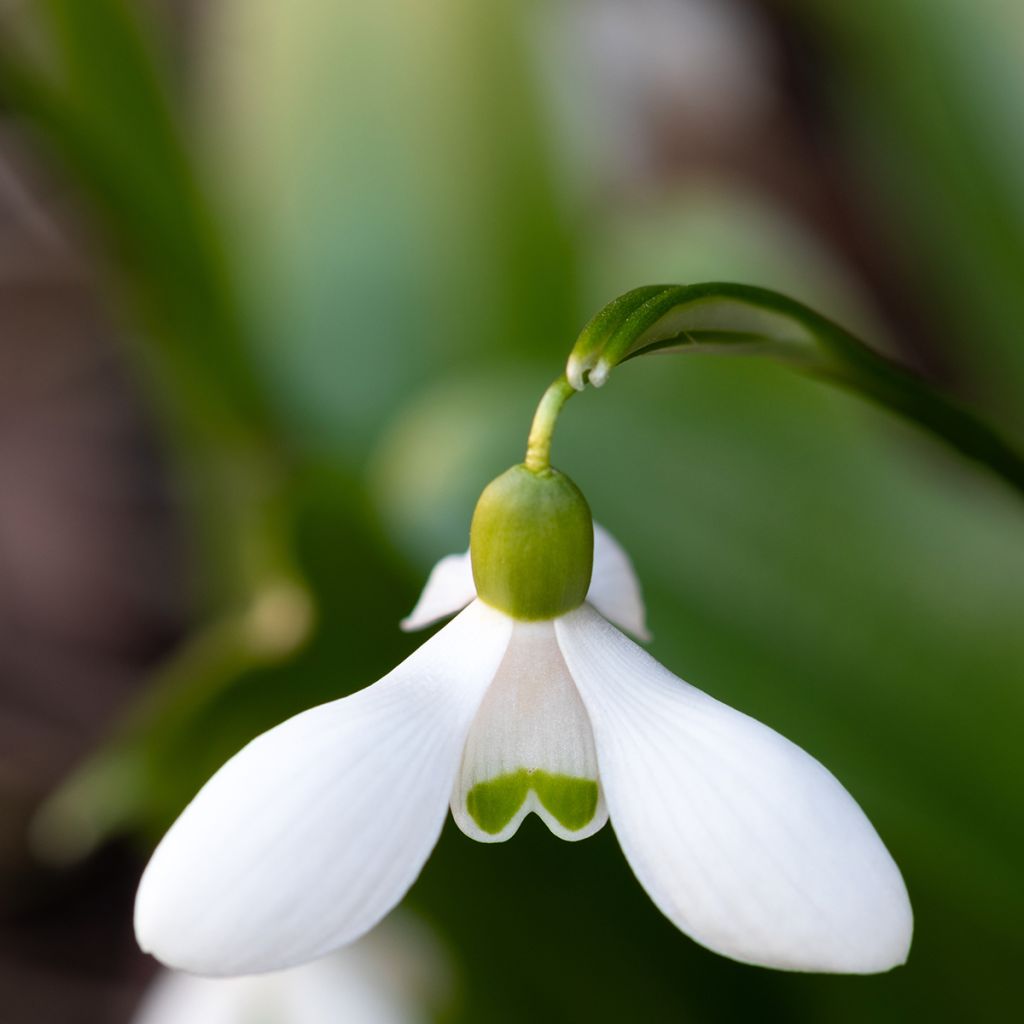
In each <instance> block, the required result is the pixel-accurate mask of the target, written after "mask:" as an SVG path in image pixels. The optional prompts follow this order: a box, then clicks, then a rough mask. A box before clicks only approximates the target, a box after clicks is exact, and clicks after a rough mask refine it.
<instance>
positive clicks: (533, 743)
mask: <svg viewBox="0 0 1024 1024" xmlns="http://www.w3.org/2000/svg"><path fill="white" fill-rule="evenodd" d="M540 773H543V774H540ZM503 778H504V779H505V780H510V779H512V780H515V782H514V783H513V784H512V786H511V787H510V788H511V789H512V790H513V791H517V795H519V794H522V796H523V802H522V804H520V805H519V807H518V809H517V808H516V807H515V806H514V805H513V806H512V807H511V808H510V812H514V813H511V817H510V818H508V820H507V823H506V824H504V827H502V828H500V829H499V830H492V831H486V830H485V828H484V827H482V819H481V822H478V821H477V820H476V819H474V817H473V814H472V813H471V812H470V810H469V807H470V806H471V804H470V800H471V797H470V794H471V793H472V792H473V790H474V787H475V786H477V785H479V784H481V783H484V784H486V783H493V782H494V780H496V779H498V780H501V779H503ZM531 783H532V785H531ZM559 783H561V787H565V786H566V785H567V787H568V788H567V789H566V788H561V787H560V786H559ZM581 784H582V795H583V800H582V801H580V799H579V796H580V794H581ZM545 786H550V787H551V788H550V790H548V789H546V788H545ZM538 790H539V791H540V793H539V794H538ZM560 793H561V794H565V793H570V794H572V795H573V797H574V798H575V799H574V800H573V803H572V804H571V805H570V806H569V814H564V813H563V815H562V816H563V818H564V819H566V820H567V821H568V820H571V817H572V815H573V814H576V815H578V817H579V823H578V824H575V825H574V826H573V827H569V826H568V825H567V824H563V823H562V821H560V820H559V817H558V815H557V813H556V811H557V810H558V804H557V803H555V802H554V801H553V799H552V798H553V797H554V799H555V800H557V798H558V796H559V794H560ZM545 794H546V797H545ZM543 798H546V799H548V801H549V802H551V803H552V808H554V810H549V808H548V807H546V806H545V805H544V803H543ZM591 801H593V802H592V803H591ZM581 808H582V813H581ZM562 809H563V811H564V810H565V805H564V804H563V805H562ZM531 812H532V813H534V814H536V815H537V816H538V817H539V818H541V819H542V820H543V821H544V823H545V824H546V825H547V826H548V828H549V829H550V830H551V831H552V832H553V833H554V834H555V835H556V836H558V837H559V838H560V839H568V840H577V839H586V838H587V837H588V836H592V835H593V834H594V833H595V832H597V831H598V830H599V829H600V828H602V827H603V826H604V823H605V822H606V821H607V820H608V812H607V810H606V809H605V805H604V798H603V797H602V795H601V787H600V784H599V782H598V777H597V754H596V752H595V750H594V737H593V732H592V730H591V728H590V721H589V720H588V718H587V712H586V709H585V708H584V707H583V702H582V701H581V700H580V696H579V693H577V691H576V687H575V686H574V685H573V681H572V677H571V676H570V675H569V670H568V668H566V665H565V661H564V660H563V659H562V655H561V652H560V651H559V649H558V641H557V639H556V638H555V628H554V625H553V624H552V623H551V622H517V623H516V624H515V627H514V629H513V632H512V639H511V641H510V642H509V644H508V648H507V649H506V651H505V657H504V659H503V660H502V662H501V666H500V667H499V669H498V673H497V675H496V676H495V678H494V682H493V683H492V684H491V686H490V688H489V689H488V691H487V695H486V696H485V697H484V699H483V703H482V704H481V705H480V710H479V711H478V712H477V715H476V718H475V719H474V720H473V726H472V728H471V729H470V731H469V736H468V737H467V739H466V750H465V753H464V754H463V758H462V767H461V769H460V771H459V776H458V780H457V782H456V785H455V791H454V793H453V794H452V814H453V815H454V817H455V821H456V823H457V824H458V826H459V828H461V829H462V831H463V832H465V833H466V835H468V836H469V837H470V838H471V839H476V840H479V841H480V842H483V843H498V842H503V841H504V840H506V839H510V838H511V837H512V836H513V835H515V833H516V831H517V830H518V828H519V826H520V825H521V824H522V822H523V819H524V818H525V817H526V816H527V814H529V813H531ZM591 812H592V813H591ZM477 813H478V814H479V813H480V812H479V810H478V811H477ZM502 817H504V815H503V816H502Z"/></svg>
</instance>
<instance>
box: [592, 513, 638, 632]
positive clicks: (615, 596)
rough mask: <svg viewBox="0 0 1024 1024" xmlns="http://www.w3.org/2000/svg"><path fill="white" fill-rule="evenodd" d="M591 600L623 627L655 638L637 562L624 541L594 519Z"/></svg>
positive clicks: (600, 610)
mask: <svg viewBox="0 0 1024 1024" xmlns="http://www.w3.org/2000/svg"><path fill="white" fill-rule="evenodd" d="M587 600H588V601H589V602H590V603H591V604H592V605H593V606H594V607H595V608H596V609H597V610H598V611H599V612H600V613H601V614H602V615H603V616H604V617H605V618H606V619H608V621H609V622H614V623H615V625H616V626H618V627H619V628H620V629H624V630H626V631H627V632H629V633H632V634H633V636H635V637H639V638H640V639H641V640H650V639H651V635H650V633H648V632H647V621H646V618H647V616H646V612H645V610H644V599H643V596H642V594H641V593H640V581H639V580H638V579H637V576H636V570H635V569H634V568H633V563H632V562H631V561H630V558H629V555H627V554H626V552H625V551H624V550H623V548H622V545H621V544H619V542H618V541H617V540H616V539H615V538H614V537H613V536H612V535H611V534H610V533H609V532H608V531H607V530H606V529H605V528H604V527H603V526H600V525H598V524H597V523H594V574H593V576H592V577H591V579H590V590H589V591H588V592H587Z"/></svg>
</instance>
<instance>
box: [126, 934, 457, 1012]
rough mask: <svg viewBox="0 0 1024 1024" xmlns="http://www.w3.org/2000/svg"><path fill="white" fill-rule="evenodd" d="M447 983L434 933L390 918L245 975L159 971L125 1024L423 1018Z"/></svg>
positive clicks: (443, 993)
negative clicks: (364, 932) (349, 940)
mask: <svg viewBox="0 0 1024 1024" xmlns="http://www.w3.org/2000/svg"><path fill="white" fill-rule="evenodd" d="M396 918H397V915H396ZM450 982H451V978H450V969H449V965H448V964H447V963H445V962H444V958H443V957H442V956H441V951H440V949H439V947H438V945H437V942H436V939H434V937H433V936H432V935H431V934H430V933H429V932H428V931H427V930H426V929H424V928H423V927H422V926H420V925H419V923H418V922H416V921H411V920H408V919H402V920H400V921H396V919H395V918H392V919H390V920H389V921H388V923H387V924H386V925H385V926H382V927H381V928H378V929H376V930H374V932H373V933H372V934H371V935H369V936H367V937H366V938H364V939H361V940H360V941H359V942H357V943H356V944H355V945H352V946H349V947H347V948H346V949H343V950H339V951H338V952H336V953H332V954H330V955H329V956H326V957H323V958H322V959H320V960H314V961H313V962H312V963H309V964H303V965H302V966H301V967H293V968H291V969H290V970H285V971H275V972H273V973H271V974H261V975H256V976H251V977H246V978H199V977H196V976H195V975H194V974H182V973H180V972H178V971H164V972H163V973H162V974H160V975H158V976H157V978H156V979H155V981H154V982H153V983H152V984H151V985H150V987H149V989H148V990H147V991H146V994H145V996H144V997H143V999H142V1002H141V1004H140V1005H139V1008H138V1009H137V1011H136V1013H135V1016H134V1017H133V1018H132V1024H325V1022H326V1021H350V1022H355V1024H427V1022H428V1021H429V1020H432V1019H433V1016H434V1015H433V1013H432V1012H431V1010H432V1009H433V1008H436V1005H435V1004H437V1005H440V1004H441V1003H443V1002H444V1001H446V1000H447V999H448V998H449V993H448V992H447V991H446V990H447V988H448V987H449V985H450Z"/></svg>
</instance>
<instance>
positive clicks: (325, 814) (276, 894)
mask: <svg viewBox="0 0 1024 1024" xmlns="http://www.w3.org/2000/svg"><path fill="white" fill-rule="evenodd" d="M511 632H512V620H511V619H509V618H507V617H506V616H504V615H502V614H501V613H500V612H496V611H494V610H493V609H491V608H488V607H487V606H486V605H484V604H482V603H481V602H474V603H473V604H472V605H471V606H470V607H469V608H467V609H466V610H465V611H464V612H463V613H462V614H461V615H459V616H458V617H457V618H456V619H455V620H454V621H452V622H451V623H449V624H448V625H447V626H446V627H445V628H444V629H442V630H441V631H440V632H438V633H437V634H436V635H435V636H433V637H431V639H430V640H428V641H427V642H426V643H425V644H424V645H423V646H422V647H421V648H420V649H419V650H418V651H416V652H415V653H414V654H412V655H411V656H410V657H409V658H408V659H406V661H404V662H403V663H402V664H401V665H399V666H398V668H396V669H395V670H394V671H393V672H391V673H390V674H389V675H387V676H385V677H384V678H383V679H381V680H380V681H379V682H378V683H376V684H374V685H373V686H370V687H367V688H366V689H365V690H362V691H360V692H359V693H356V694H354V695H352V696H351V697H346V698H345V699H343V700H339V701H334V702H333V703H331V704H324V705H322V706H321V707H318V708H313V709H312V710H310V711H306V712H304V713H302V714H300V715H296V716H295V717H294V718H291V719H289V720H288V721H287V722H284V723H283V724H282V725H279V726H277V727H276V728H274V729H271V730H270V731H269V732H267V733H264V734H263V735H262V736H259V737H258V738H257V739H255V740H253V741H252V743H250V744H249V745H248V746H247V747H245V748H244V749H243V750H242V751H241V752H239V753H238V754H236V755H235V756H234V757H233V758H232V759H231V760H230V761H228V762H227V764H225V765H224V766H223V767H222V768H221V769H220V770H219V771H218V772H217V773H216V775H214V777H213V778H212V779H211V780H210V781H209V782H208V783H207V784H206V785H205V786H204V787H203V789H202V790H201V791H200V792H199V794H198V796H196V798H195V799H194V800H193V801H192V803H191V804H190V805H189V806H188V807H187V808H186V809H185V811H184V812H183V813H182V815H181V817H180V818H179V819H178V820H177V821H176V822H175V824H174V825H173V826H172V827H171V829H170V831H169V832H168V833H167V835H166V836H165V837H164V839H163V841H162V842H161V843H160V845H159V846H158V847H157V849H156V852H155V853H154V854H153V858H152V860H150V862H149V865H148V866H147V868H146V871H145V873H144V874H143V877H142V882H141V884H140V886H139V892H138V896H137V898H136V904H135V933H136V936H137V938H138V941H139V945H140V946H142V948H143V949H144V950H146V951H148V952H150V953H152V954H153V955H154V956H156V957H157V958H159V959H160V960H162V961H163V962H164V963H166V964H168V965H169V966H172V967H178V968H181V969H183V970H187V971H192V972H193V973H196V974H216V975H225V974H248V973H252V972H258V971H267V970H273V969H276V968H281V967H288V966H292V965H294V964H299V963H302V962H303V961H306V960H310V959H313V958H315V957H318V956H321V955H322V954H324V953H326V952H328V951H329V950H331V949H334V948H335V947H338V946H341V945H343V944H344V943H347V942H351V941H352V940H353V939H356V938H358V937H359V936H360V935H361V934H363V933H364V932H365V931H367V930H368V929H369V928H371V927H372V926H373V925H374V924H376V923H377V921H379V920H380V919H381V918H382V917H383V916H384V915H385V914H386V913H387V912H388V911H389V910H390V909H391V908H392V907H393V906H394V905H395V904H396V903H397V902H398V901H399V900H400V899H401V898H402V896H403V895H404V894H405V892H406V890H407V889H408V888H409V886H410V885H412V883H413V881H415V879H416V876H417V875H418V874H419V872H420V869H421V868H422V866H423V863H424V862H425V861H426V859H427V857H428V855H429V854H430V851H431V849H432V848H433V846H434V843H435V842H436V841H437V837H438V835H439V833H440V831H441V827H442V825H443V823H444V818H445V813H446V810H447V807H448V801H449V798H450V796H451V790H452V785H453V782H454V779H455V773H456V771H457V770H458V766H459V760H460V758H461V755H462V749H463V746H464V744H465V739H466V733H467V732H468V730H469V726H470V723H471V721H472V719H473V716H474V714H475V713H476V710H477V707H478V706H479V704H480V700H481V698H482V697H483V695H484V692H485V690H486V689H487V686H488V684H489V683H490V682H491V680H492V679H493V677H494V674H495V672H496V670H497V667H498V664H499V663H500V661H501V659H502V657H503V655H504V653H505V648H506V647H507V645H508V640H509V637H510V635H511Z"/></svg>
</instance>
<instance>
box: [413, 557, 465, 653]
mask: <svg viewBox="0 0 1024 1024" xmlns="http://www.w3.org/2000/svg"><path fill="white" fill-rule="evenodd" d="M474 597H476V586H475V584H474V583H473V568H472V565H471V564H470V561H469V552H468V551H466V552H464V553H463V554H461V555H445V557H444V558H442V559H441V561H440V562H438V563H437V565H435V566H434V568H433V569H431V570H430V575H429V576H428V577H427V585H426V586H425V587H424V588H423V593H422V594H420V599H419V600H418V601H417V602H416V607H415V608H413V610H412V611H411V612H409V614H408V615H407V616H406V617H405V618H404V619H402V622H401V626H402V629H404V630H405V631H406V632H407V633H411V632H413V631H414V630H417V629H423V628H424V627H425V626H429V625H430V624H431V623H433V622H437V621H438V620H439V619H443V618H446V617H447V616H449V615H454V614H455V613H456V612H457V611H459V609H461V608H465V607H466V605H467V604H469V602H470V601H472V600H473V598H474Z"/></svg>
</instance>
